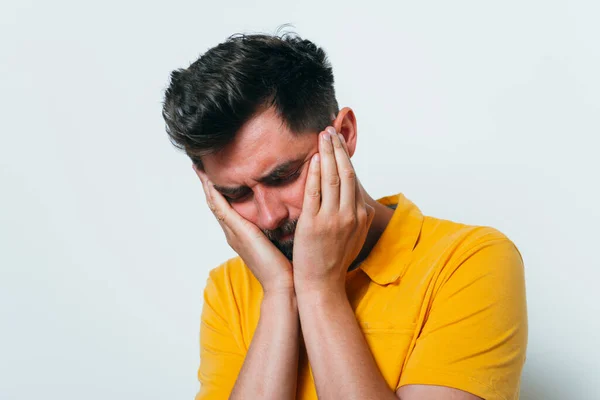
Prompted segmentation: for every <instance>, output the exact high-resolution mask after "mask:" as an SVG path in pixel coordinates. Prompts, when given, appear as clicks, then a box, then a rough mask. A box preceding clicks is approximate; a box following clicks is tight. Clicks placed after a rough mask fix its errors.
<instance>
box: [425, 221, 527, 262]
mask: <svg viewBox="0 0 600 400" xmlns="http://www.w3.org/2000/svg"><path fill="white" fill-rule="evenodd" d="M419 247H421V248H423V249H427V250H428V252H429V253H431V252H432V251H434V252H435V253H436V257H442V259H443V260H445V261H447V263H450V264H461V263H462V262H463V261H465V260H466V259H468V258H469V257H471V256H473V255H474V254H476V253H478V252H481V251H482V250H484V249H488V250H487V251H486V252H490V251H489V250H490V248H491V249H492V250H493V251H492V252H493V253H496V254H497V255H502V254H514V255H518V256H519V258H521V254H520V252H519V250H518V248H517V246H516V245H515V243H513V241H512V240H511V239H510V238H509V237H508V236H507V235H506V234H504V233H503V232H501V231H500V230H498V229H496V228H493V227H491V226H480V225H467V224H463V223H458V222H454V221H449V220H444V219H439V218H433V217H425V219H424V221H423V227H422V232H421V237H420V239H419V242H418V245H417V247H416V249H415V250H417V249H418V248H419Z"/></svg>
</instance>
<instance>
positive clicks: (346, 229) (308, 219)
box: [293, 127, 375, 293]
mask: <svg viewBox="0 0 600 400" xmlns="http://www.w3.org/2000/svg"><path fill="white" fill-rule="evenodd" d="M328 131H329V132H328ZM319 136H320V137H319V154H316V155H314V156H313V158H312V160H311V163H310V166H309V172H308V177H307V179H306V186H305V193H304V202H303V205H302V212H301V214H300V218H299V219H298V224H297V225H296V232H295V235H294V250H293V251H294V253H293V260H294V261H293V264H294V286H295V290H296V293H298V292H299V291H302V290H312V289H317V290H321V289H324V290H338V289H339V290H345V277H346V272H347V270H348V267H349V266H350V264H351V263H352V261H354V259H355V258H356V257H357V256H358V254H359V252H360V250H361V248H362V246H363V244H364V242H365V239H366V237H367V232H368V231H369V227H370V226H371V222H373V217H374V215H375V212H374V211H375V210H374V209H373V207H371V206H370V205H368V204H366V203H365V200H364V198H363V196H362V192H361V190H360V183H359V182H358V179H357V178H356V173H355V171H354V168H353V166H352V163H351V162H350V158H349V156H348V148H347V146H346V143H345V141H344V139H343V136H342V135H337V133H336V132H335V130H334V129H333V128H332V127H328V128H327V130H326V131H325V132H321V133H320V135H319ZM328 137H329V138H330V139H327V138H328Z"/></svg>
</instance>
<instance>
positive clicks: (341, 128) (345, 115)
mask: <svg viewBox="0 0 600 400" xmlns="http://www.w3.org/2000/svg"><path fill="white" fill-rule="evenodd" d="M332 126H333V127H334V128H335V131H336V132H337V133H340V134H342V135H343V136H344V139H346V144H347V145H348V155H349V156H350V157H352V155H353V154H354V151H355V150H356V136H357V133H358V130H357V127H356V116H355V115H354V111H352V109H351V108H350V107H344V108H342V109H341V110H340V112H339V113H338V115H337V117H336V118H335V119H334V120H333V122H332Z"/></svg>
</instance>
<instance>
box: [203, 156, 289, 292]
mask: <svg viewBox="0 0 600 400" xmlns="http://www.w3.org/2000/svg"><path fill="white" fill-rule="evenodd" d="M193 168H194V171H196V175H198V177H199V178H200V181H201V182H202V188H203V189H204V194H205V195H206V202H207V203H208V207H209V208H210V209H211V211H212V212H213V214H214V215H215V217H216V218H217V220H218V221H219V224H220V225H221V228H223V231H224V232H225V237H226V238H227V243H228V244H229V246H231V248H232V249H233V250H234V251H235V252H236V253H237V254H238V255H239V256H240V257H241V258H242V260H244V262H245V263H246V265H247V266H248V268H250V270H251V271H252V273H253V274H254V276H255V277H256V279H258V281H259V282H260V284H261V285H262V288H263V291H264V293H265V294H267V293H272V292H273V293H274V292H281V291H286V292H293V290H294V279H293V274H292V265H291V263H290V262H289V260H288V259H287V258H286V257H285V256H284V255H283V253H282V252H281V251H280V250H279V249H277V247H275V245H274V244H273V243H271V241H270V240H269V239H268V238H267V237H266V236H265V234H264V233H263V232H262V231H261V230H260V229H259V228H258V227H257V226H256V225H255V224H253V223H252V222H250V221H248V220H247V219H245V218H244V217H242V216H241V215H240V214H238V213H237V211H235V210H234V209H233V208H232V207H231V205H230V204H229V203H228V202H227V200H226V199H225V198H224V197H223V195H222V194H221V193H219V192H218V191H217V190H216V189H215V188H214V187H213V185H212V182H210V181H209V180H208V177H207V176H206V174H205V173H204V172H203V171H201V170H199V169H197V168H196V166H195V165H194V166H193Z"/></svg>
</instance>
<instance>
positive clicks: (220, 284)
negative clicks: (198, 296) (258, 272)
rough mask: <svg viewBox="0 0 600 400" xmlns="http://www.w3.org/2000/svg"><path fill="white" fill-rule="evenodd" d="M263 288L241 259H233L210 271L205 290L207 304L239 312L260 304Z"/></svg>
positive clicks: (237, 257)
mask: <svg viewBox="0 0 600 400" xmlns="http://www.w3.org/2000/svg"><path fill="white" fill-rule="evenodd" d="M261 297H262V287H261V286H260V283H259V282H258V280H257V279H256V278H255V277H254V275H253V274H252V271H250V269H249V268H248V266H247V265H246V264H245V263H244V261H243V260H242V259H241V258H240V257H239V256H236V257H232V258H230V259H228V260H226V261H225V262H223V263H221V264H220V265H218V266H217V267H215V268H213V269H212V270H210V272H209V274H208V279H207V282H206V287H205V290H204V300H205V302H219V303H221V304H222V305H224V306H226V307H228V308H230V307H235V308H237V309H238V310H239V309H241V308H246V307H249V306H251V305H252V304H253V303H256V302H259V301H260V299H261Z"/></svg>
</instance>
